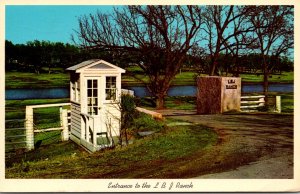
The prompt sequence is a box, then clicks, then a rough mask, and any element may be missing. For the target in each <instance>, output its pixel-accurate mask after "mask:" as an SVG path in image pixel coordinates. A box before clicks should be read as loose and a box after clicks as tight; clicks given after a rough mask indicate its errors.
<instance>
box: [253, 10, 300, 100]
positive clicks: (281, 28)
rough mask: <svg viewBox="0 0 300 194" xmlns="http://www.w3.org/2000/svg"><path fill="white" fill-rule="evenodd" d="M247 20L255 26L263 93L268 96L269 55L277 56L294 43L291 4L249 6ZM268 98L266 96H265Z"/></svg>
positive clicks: (285, 51)
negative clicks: (260, 60) (260, 61)
mask: <svg viewBox="0 0 300 194" xmlns="http://www.w3.org/2000/svg"><path fill="white" fill-rule="evenodd" d="M248 10H249V11H250V14H249V21H250V22H251V24H252V25H253V26H254V28H255V36H256V37H255V38H256V40H257V41H256V43H255V44H256V45H255V46H254V47H256V48H258V50H259V52H260V55H261V59H262V70H263V74H264V94H265V95H266V97H267V96H268V85H269V84H268V79H269V74H270V69H269V68H270V60H268V57H269V56H270V55H273V56H276V57H279V56H280V55H282V54H284V53H287V52H288V51H289V49H290V48H293V45H294V37H293V34H294V7H293V6H284V5H280V6H249V7H248ZM266 99H268V98H266Z"/></svg>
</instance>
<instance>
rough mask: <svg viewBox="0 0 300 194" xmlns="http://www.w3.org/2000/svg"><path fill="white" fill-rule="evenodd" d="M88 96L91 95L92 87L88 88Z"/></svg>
mask: <svg viewBox="0 0 300 194" xmlns="http://www.w3.org/2000/svg"><path fill="white" fill-rule="evenodd" d="M88 97H92V89H88Z"/></svg>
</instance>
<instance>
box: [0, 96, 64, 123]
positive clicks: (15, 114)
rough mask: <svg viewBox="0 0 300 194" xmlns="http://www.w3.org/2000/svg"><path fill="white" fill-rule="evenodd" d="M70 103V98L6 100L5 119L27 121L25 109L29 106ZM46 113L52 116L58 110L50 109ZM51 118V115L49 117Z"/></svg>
mask: <svg viewBox="0 0 300 194" xmlns="http://www.w3.org/2000/svg"><path fill="white" fill-rule="evenodd" d="M65 102H69V99H68V98H61V99H28V100H6V101H5V119H6V120H8V119H25V108H26V106H27V105H38V104H55V103H65ZM44 112H47V113H49V114H50V115H51V114H53V113H54V112H56V110H54V109H52V108H50V109H49V110H45V111H44ZM48 117H49V115H48Z"/></svg>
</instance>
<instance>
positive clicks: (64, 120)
mask: <svg viewBox="0 0 300 194" xmlns="http://www.w3.org/2000/svg"><path fill="white" fill-rule="evenodd" d="M69 105H70V103H60V104H43V105H32V106H26V115H25V129H26V133H25V134H26V148H27V150H32V149H34V133H35V132H36V133H38V132H46V131H55V130H62V133H61V137H62V138H61V139H62V141H66V140H68V139H69V125H70V122H69V121H70V119H71V117H70V116H69V115H68V114H70V111H69V110H67V109H63V107H64V106H69ZM48 107H60V127H56V128H48V129H35V128H34V121H33V109H35V108H48Z"/></svg>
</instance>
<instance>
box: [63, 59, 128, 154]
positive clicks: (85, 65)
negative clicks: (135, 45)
mask: <svg viewBox="0 0 300 194" xmlns="http://www.w3.org/2000/svg"><path fill="white" fill-rule="evenodd" d="M67 70H68V71H70V102H71V134H70V139H71V140H73V141H74V142H76V143H77V144H79V145H82V146H83V147H85V148H86V149H88V150H89V151H91V152H94V151H97V150H99V149H101V148H103V147H108V146H111V144H112V140H113V137H114V136H119V133H120V117H121V112H120V107H119V105H120V100H121V98H120V96H121V74H122V73H125V70H124V69H121V68H119V67H117V66H115V65H112V64H110V63H108V62H106V61H104V60H100V59H92V60H88V61H84V62H82V63H80V64H77V65H75V66H72V67H69V68H67Z"/></svg>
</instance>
